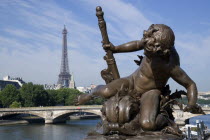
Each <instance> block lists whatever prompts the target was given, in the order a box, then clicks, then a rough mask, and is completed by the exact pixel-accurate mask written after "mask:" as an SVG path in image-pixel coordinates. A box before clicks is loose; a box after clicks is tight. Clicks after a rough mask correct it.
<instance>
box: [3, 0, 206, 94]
mask: <svg viewBox="0 0 210 140" xmlns="http://www.w3.org/2000/svg"><path fill="white" fill-rule="evenodd" d="M209 5H210V1H208V0H202V1H197V0H184V1H183V0H176V1H175V0H174V1H172V0H171V1H169V0H159V1H156V0H44V1H43V0H1V2H0V21H1V22H0V79H1V77H2V78H3V77H4V76H6V75H10V76H11V77H22V78H23V80H24V81H26V82H33V83H35V84H56V83H57V80H58V74H59V73H60V65H61V53H62V52H61V49H62V29H63V27H64V25H66V28H67V30H68V38H67V41H68V58H69V68H70V72H71V73H73V75H74V79H75V82H76V86H89V85H90V84H96V85H98V84H104V81H103V79H102V78H101V76H100V71H101V70H103V69H105V68H107V66H106V62H105V61H104V60H103V56H104V55H105V52H104V50H103V48H102V45H101V40H102V38H101V34H100V30H99V28H98V21H97V17H96V15H95V14H96V11H95V8H96V7H97V6H101V7H102V9H103V11H104V18H105V20H106V23H107V30H108V34H109V39H110V41H111V42H112V43H113V44H114V45H120V44H123V43H126V42H129V41H133V40H139V39H141V38H142V34H143V30H146V29H148V27H149V26H150V25H151V24H166V25H168V26H170V27H171V28H172V30H173V31H174V33H175V36H176V40H175V47H176V49H177V51H178V53H179V56H180V61H181V67H182V68H183V69H184V70H185V72H186V73H187V74H188V75H189V76H190V77H191V78H192V79H193V80H194V81H195V82H196V84H197V87H198V91H210V86H209V85H210V74H209V72H210V60H209V59H210V15H209V13H210V8H209ZM137 55H143V51H137V52H134V53H124V54H115V55H114V56H115V59H116V62H117V65H118V69H119V72H120V75H121V77H125V76H128V75H130V74H131V73H133V72H134V71H135V70H136V69H137V68H138V67H137V65H136V64H135V63H134V61H133V60H135V59H137ZM169 84H170V86H171V88H172V90H175V89H182V87H180V86H179V85H178V84H176V82H174V81H173V80H169Z"/></svg>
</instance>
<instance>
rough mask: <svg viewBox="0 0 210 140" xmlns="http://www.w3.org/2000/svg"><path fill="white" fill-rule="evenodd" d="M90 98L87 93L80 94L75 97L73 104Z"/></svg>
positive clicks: (78, 103) (81, 102) (84, 101)
mask: <svg viewBox="0 0 210 140" xmlns="http://www.w3.org/2000/svg"><path fill="white" fill-rule="evenodd" d="M90 99H91V96H90V95H89V94H81V95H79V96H77V98H76V99H75V105H82V104H84V103H86V102H87V101H88V100H90Z"/></svg>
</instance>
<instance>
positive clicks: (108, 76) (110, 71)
mask: <svg viewBox="0 0 210 140" xmlns="http://www.w3.org/2000/svg"><path fill="white" fill-rule="evenodd" d="M96 16H97V17H98V25H99V29H100V30H101V35H102V38H103V40H102V43H103V45H105V44H110V42H109V37H108V34H107V30H106V22H105V20H104V17H103V16H104V12H103V11H102V8H101V7H100V6H98V7H96ZM104 60H106V62H107V65H108V68H107V69H104V70H102V71H101V77H102V78H103V79H104V80H105V82H106V84H108V83H110V82H111V81H113V80H115V79H118V78H120V75H119V72H118V69H117V65H116V62H115V59H114V56H113V53H112V51H111V50H109V49H107V50H106V55H105V56H104Z"/></svg>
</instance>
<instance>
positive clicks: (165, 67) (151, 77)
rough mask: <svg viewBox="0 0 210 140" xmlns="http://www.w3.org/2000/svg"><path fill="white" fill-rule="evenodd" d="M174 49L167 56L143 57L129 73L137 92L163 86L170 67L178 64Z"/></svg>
mask: <svg viewBox="0 0 210 140" xmlns="http://www.w3.org/2000/svg"><path fill="white" fill-rule="evenodd" d="M174 51H175V52H172V54H171V55H170V56H169V57H168V58H163V57H158V56H155V57H153V58H152V59H151V58H150V59H149V58H148V57H147V56H145V57H144V58H143V60H142V62H141V64H140V66H139V68H138V69H137V70H136V71H135V72H134V73H133V74H132V75H131V78H132V79H133V84H134V85H133V87H134V89H135V90H136V91H137V92H138V93H140V94H143V93H145V92H147V91H149V90H152V89H159V90H162V89H163V88H164V87H165V85H166V83H167V81H168V79H169V78H170V71H171V69H172V68H173V67H174V66H175V65H179V56H178V54H177V52H176V50H174Z"/></svg>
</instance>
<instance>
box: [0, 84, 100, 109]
mask: <svg viewBox="0 0 210 140" xmlns="http://www.w3.org/2000/svg"><path fill="white" fill-rule="evenodd" d="M80 94H85V93H82V92H80V91H79V90H76V89H70V88H61V89H58V90H45V89H44V87H43V86H42V85H37V84H33V83H26V84H24V85H23V86H22V87H21V88H20V89H17V88H16V87H15V86H14V85H10V84H9V85H7V86H6V87H5V88H4V89H3V90H2V91H0V107H4V108H8V107H11V108H14V107H39V106H68V105H74V104H75V100H76V98H77V96H78V95H80ZM103 102H104V100H103V99H101V98H97V99H94V100H92V101H89V102H88V103H87V104H86V105H93V104H95V105H100V104H103Z"/></svg>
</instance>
